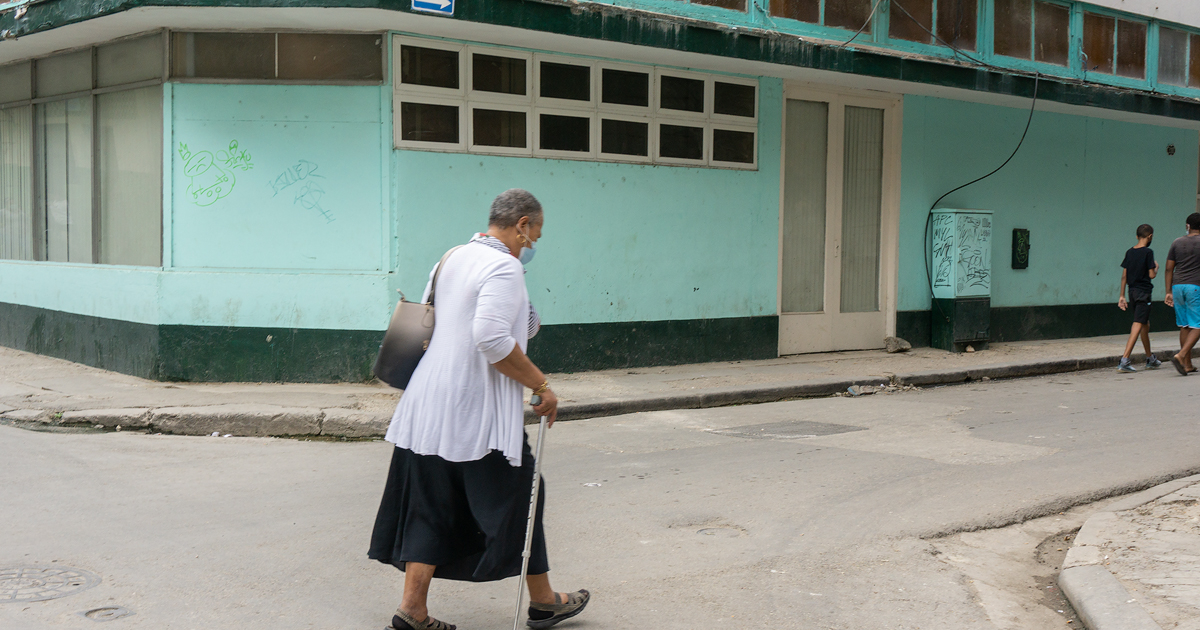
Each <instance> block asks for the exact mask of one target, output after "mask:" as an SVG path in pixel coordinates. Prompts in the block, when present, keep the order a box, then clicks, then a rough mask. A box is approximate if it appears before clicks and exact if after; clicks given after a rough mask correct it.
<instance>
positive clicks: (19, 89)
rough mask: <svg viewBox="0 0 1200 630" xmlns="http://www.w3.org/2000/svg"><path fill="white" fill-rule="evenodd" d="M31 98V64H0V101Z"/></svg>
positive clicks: (7, 101) (6, 101)
mask: <svg viewBox="0 0 1200 630" xmlns="http://www.w3.org/2000/svg"><path fill="white" fill-rule="evenodd" d="M31 98H33V64H32V63H31V62H28V61H26V62H25V63H14V64H11V65H7V66H0V103H12V102H13V101H27V100H29V99H31Z"/></svg>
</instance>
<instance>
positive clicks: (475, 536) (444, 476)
mask: <svg viewBox="0 0 1200 630" xmlns="http://www.w3.org/2000/svg"><path fill="white" fill-rule="evenodd" d="M533 464H534V461H533V453H532V451H531V450H530V448H529V441H528V439H527V440H526V441H525V448H524V456H523V457H522V460H521V466H520V467H514V466H511V465H509V463H508V460H507V459H505V457H504V455H503V454H502V453H500V452H499V451H492V452H490V453H488V454H487V455H486V456H484V458H483V459H479V460H476V461H473V462H450V461H446V460H444V459H442V458H441V457H438V456H436V455H417V454H416V453H413V452H412V451H410V450H408V449H403V448H395V449H393V452H392V466H391V469H390V470H389V471H388V479H387V485H386V487H385V488H384V490H383V499H382V501H380V503H379V513H378V515H377V516H376V518H375V529H374V530H373V531H372V533H371V549H370V551H369V552H368V553H367V556H368V557H369V558H371V559H372V560H378V561H380V562H383V563H386V564H390V565H393V566H395V567H396V568H398V569H400V570H401V571H403V570H404V565H405V563H406V562H420V563H422V564H432V565H436V566H437V569H436V570H435V571H434V574H433V576H434V577H436V578H442V579H447V580H464V581H468V582H490V581H492V580H501V579H504V578H507V577H513V576H515V575H520V574H521V552H522V551H523V550H524V548H525V525H526V523H527V522H528V518H529V492H530V489H531V484H532V483H533ZM545 498H546V483H545V481H544V480H543V482H542V492H541V494H540V496H538V507H537V516H536V517H535V519H534V529H533V547H532V549H531V550H530V558H529V574H530V575H539V574H542V573H546V572H547V571H549V570H550V565H549V563H548V561H547V559H546V536H545V534H544V533H543V530H542V506H543V504H544V503H545Z"/></svg>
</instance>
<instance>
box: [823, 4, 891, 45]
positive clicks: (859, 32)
mask: <svg viewBox="0 0 1200 630" xmlns="http://www.w3.org/2000/svg"><path fill="white" fill-rule="evenodd" d="M881 2H883V0H875V4H874V5H872V6H871V12H870V13H868V14H867V19H866V21H864V22H863V23H862V26H860V27H858V30H857V31H854V35H851V36H850V39H847V40H846V41H844V42H842V43H840V44H838V45H837V46H834V48H845V47H846V46H849V45H850V42H852V41H854V40H855V38H857V37H858V36H859V35H862V32H863V29H865V28H867V25H868V24H870V23H871V18H873V17H875V11H876V10H877V9H878V8H879V4H880V3H881Z"/></svg>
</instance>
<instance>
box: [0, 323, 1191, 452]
mask: <svg viewBox="0 0 1200 630" xmlns="http://www.w3.org/2000/svg"><path fill="white" fill-rule="evenodd" d="M1151 338H1152V343H1153V347H1154V348H1155V351H1156V353H1158V354H1160V356H1163V357H1165V356H1167V354H1169V353H1174V352H1176V351H1177V350H1178V348H1179V343H1178V334H1177V333H1173V332H1162V333H1156V334H1154V335H1151ZM1124 341H1125V337H1124V336H1112V337H1095V338H1088V339H1067V340H1053V341H1031V342H1017V343H996V344H992V346H991V348H989V349H987V350H981V351H978V352H973V353H961V354H952V353H949V352H944V351H941V350H934V349H931V348H916V349H913V350H911V351H909V352H904V353H897V354H888V353H886V352H884V351H882V350H871V351H857V352H834V353H823V354H810V355H797V356H791V357H783V358H779V359H771V360H766V361H738V362H728V363H705V364H696V365H680V366H671V367H655V368H635V369H626V370H606V371H599V372H583V373H576V374H554V375H551V376H550V383H551V385H552V386H553V387H554V390H555V392H557V393H558V395H559V398H560V401H561V406H560V411H559V418H560V419H563V420H571V419H578V418H588V417H599V416H610V415H617V414H623V413H633V412H639V411H656V410H664V409H695V408H703V407H716V406H723V405H734V404H746V403H761V402H770V401H777V400H786V399H790V398H804V397H819V396H830V395H835V394H841V393H845V392H847V390H848V389H849V388H851V387H854V388H855V392H854V393H856V394H858V393H873V392H874V391H877V390H878V388H880V387H884V388H886V387H906V386H928V385H941V384H952V383H961V382H965V381H970V380H980V379H984V378H992V379H995V378H1013V377H1020V376H1032V375H1038V374H1051V373H1057V372H1070V371H1077V370H1088V369H1096V368H1106V367H1115V365H1116V361H1117V358H1118V357H1119V355H1120V353H1121V351H1122V350H1123V344H1124ZM1135 359H1137V361H1138V362H1143V361H1144V358H1143V357H1141V355H1140V354H1138V355H1135ZM1149 377H1151V378H1155V377H1170V378H1180V377H1179V376H1178V375H1177V374H1176V373H1175V372H1174V370H1172V369H1171V368H1170V366H1169V364H1168V365H1166V366H1164V369H1162V370H1159V373H1158V374H1157V375H1155V376H1149ZM399 397H400V392H399V391H397V390H394V389H391V388H389V387H386V386H384V385H382V384H379V383H371V384H350V383H348V384H332V385H330V384H295V383H282V384H280V383H163V382H158V381H148V380H144V379H139V378H135V377H132V376H127V375H124V374H117V373H114V372H107V371H104V370H99V369H95V368H90V367H87V366H83V365H79V364H75V363H71V362H68V361H62V360H59V359H52V358H48V357H44V356H40V355H35V354H29V353H25V352H20V351H16V350H11V349H8V348H0V420H3V421H6V422H10V423H31V424H37V425H44V426H46V427H54V426H79V425H88V426H94V427H101V428H105V429H117V427H120V428H121V429H122V430H150V431H153V432H162V433H177V434H188V435H208V434H212V433H214V432H215V433H219V434H222V435H224V434H232V435H246V436H266V435H279V436H285V435H324V436H330V437H373V436H379V435H382V434H383V432H384V430H385V429H386V428H387V423H388V421H389V420H390V418H391V415H392V411H393V410H394V409H395V405H396V401H397V400H398V399H399ZM530 413H532V412H530Z"/></svg>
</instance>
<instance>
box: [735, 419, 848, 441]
mask: <svg viewBox="0 0 1200 630" xmlns="http://www.w3.org/2000/svg"><path fill="white" fill-rule="evenodd" d="M866 430H867V428H866V427H855V426H850V425H846V424H829V423H827V422H811V421H808V420H789V421H786V422H772V423H769V424H751V425H747V426H744V427H731V428H729V429H714V430H713V431H712V432H713V433H718V434H720V435H732V436H734V437H745V438H754V439H758V440H799V439H804V438H814V437H819V436H822V435H835V434H838V433H850V432H851V431H866Z"/></svg>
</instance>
